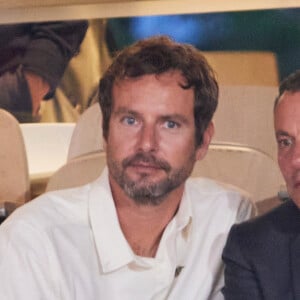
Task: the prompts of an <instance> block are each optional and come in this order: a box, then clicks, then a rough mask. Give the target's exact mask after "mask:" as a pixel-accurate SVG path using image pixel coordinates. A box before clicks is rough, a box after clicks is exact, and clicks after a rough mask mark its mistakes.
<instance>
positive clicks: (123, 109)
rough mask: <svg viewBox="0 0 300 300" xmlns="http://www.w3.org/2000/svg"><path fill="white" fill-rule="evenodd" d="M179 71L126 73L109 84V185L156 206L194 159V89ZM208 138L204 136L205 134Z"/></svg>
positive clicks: (180, 181)
mask: <svg viewBox="0 0 300 300" xmlns="http://www.w3.org/2000/svg"><path fill="white" fill-rule="evenodd" d="M180 83H181V84H183V83H184V79H183V77H182V76H181V75H180V73H179V72H178V71H173V72H167V73H164V74H161V75H144V76H141V77H138V78H134V79H133V78H128V79H124V80H122V81H120V82H118V83H116V84H115V85H114V87H113V99H114V100H113V101H114V103H113V110H112V115H111V119H110V123H109V133H108V138H107V141H106V143H107V144H106V151H107V164H108V169H109V176H110V183H111V187H112V190H113V191H114V186H115V185H116V184H117V185H118V186H119V187H121V189H122V190H123V191H124V192H125V194H126V195H127V196H128V197H129V198H131V199H133V200H134V201H135V202H136V203H138V204H152V205H157V204H159V203H161V201H162V200H163V199H164V198H165V196H166V195H167V194H168V193H170V192H171V191H173V190H174V189H177V188H182V189H183V185H184V182H185V180H186V179H187V177H188V176H189V175H190V173H191V171H192V168H193V166H194V163H195V161H196V159H199V158H201V157H202V156H204V154H205V152H206V150H207V147H208V145H206V144H208V143H204V144H203V146H202V147H201V148H198V149H196V144H195V123H194V91H193V89H188V90H185V89H183V88H181V87H180ZM206 140H207V139H206Z"/></svg>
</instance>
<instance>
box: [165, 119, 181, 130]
mask: <svg viewBox="0 0 300 300" xmlns="http://www.w3.org/2000/svg"><path fill="white" fill-rule="evenodd" d="M164 127H165V128H168V129H176V128H179V127H180V124H179V123H178V122H175V121H173V120H167V121H165V122H164Z"/></svg>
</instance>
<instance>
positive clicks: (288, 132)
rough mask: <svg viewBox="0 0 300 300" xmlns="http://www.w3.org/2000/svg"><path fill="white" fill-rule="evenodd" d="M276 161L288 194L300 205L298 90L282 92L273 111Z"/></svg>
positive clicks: (299, 102)
mask: <svg viewBox="0 0 300 300" xmlns="http://www.w3.org/2000/svg"><path fill="white" fill-rule="evenodd" d="M274 127H275V134H276V139H277V144H278V163H279V167H280V169H281V172H282V175H283V177H284V179H285V181H286V185H287V189H288V193H289V195H290V196H291V197H292V199H293V200H294V202H295V203H296V204H297V205H298V207H300V92H296V93H291V92H284V93H283V95H282V96H281V98H280V99H279V102H278V104H277V107H276V108H275V112H274Z"/></svg>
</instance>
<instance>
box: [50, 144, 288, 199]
mask: <svg viewBox="0 0 300 300" xmlns="http://www.w3.org/2000/svg"><path fill="white" fill-rule="evenodd" d="M105 165H106V155H105V152H103V151H97V152H94V153H89V154H86V155H83V156H80V157H77V158H74V159H72V160H70V161H68V162H67V164H66V165H64V166H63V167H61V168H60V169H59V170H58V171H57V172H56V173H55V174H54V175H53V176H52V177H51V178H50V180H49V182H48V186H47V190H54V189H63V188H67V187H74V186H78V185H82V184H85V183H88V182H90V181H92V180H94V179H96V178H97V177H98V176H99V175H100V174H101V172H102V170H103V168H104V166H105ZM192 176H193V177H199V176H200V177H208V178H212V179H214V180H217V181H220V182H223V183H228V184H231V185H233V186H236V187H238V188H240V189H241V190H244V191H246V192H248V193H249V194H250V195H251V196H252V198H253V201H254V202H258V201H261V200H263V199H266V198H269V197H273V196H275V195H277V193H278V191H279V190H280V189H281V185H282V184H283V182H284V181H283V179H282V176H281V173H280V171H279V168H278V167H277V164H276V162H275V161H274V160H273V159H272V158H271V157H269V156H268V155H266V154H264V153H262V152H260V151H258V150H255V149H253V148H249V147H246V146H241V145H233V144H224V143H222V144H221V143H220V144H214V143H213V144H211V145H210V148H209V151H208V153H207V155H206V157H205V158H204V160H201V161H199V162H197V163H196V165H195V167H194V170H193V173H192Z"/></svg>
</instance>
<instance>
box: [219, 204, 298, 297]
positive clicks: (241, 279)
mask: <svg viewBox="0 0 300 300" xmlns="http://www.w3.org/2000/svg"><path fill="white" fill-rule="evenodd" d="M223 260H224V262H225V287H224V288H223V293H224V296H225V299H227V300H258V299H264V300H291V299H294V300H300V210H299V209H298V208H297V207H296V205H295V204H294V203H293V202H292V201H288V202H286V203H284V204H282V205H281V206H279V207H277V208H276V209H274V210H272V211H271V212H269V213H268V214H266V215H263V216H261V217H259V218H256V219H253V220H250V221H247V222H245V223H242V224H238V225H234V226H233V227H232V229H231V231H230V234H229V237H228V240H227V243H226V246H225V248H224V252H223Z"/></svg>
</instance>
